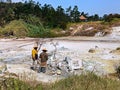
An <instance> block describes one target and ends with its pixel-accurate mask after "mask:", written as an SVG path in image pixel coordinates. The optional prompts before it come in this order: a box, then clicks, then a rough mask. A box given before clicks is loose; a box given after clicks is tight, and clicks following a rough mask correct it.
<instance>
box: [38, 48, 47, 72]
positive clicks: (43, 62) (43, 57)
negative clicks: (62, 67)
mask: <svg viewBox="0 0 120 90" xmlns="http://www.w3.org/2000/svg"><path fill="white" fill-rule="evenodd" d="M46 52H47V50H46V49H45V48H44V49H42V53H40V56H39V58H40V60H41V64H40V67H41V68H40V72H43V73H45V72H46V67H47V60H48V54H47V53H46Z"/></svg>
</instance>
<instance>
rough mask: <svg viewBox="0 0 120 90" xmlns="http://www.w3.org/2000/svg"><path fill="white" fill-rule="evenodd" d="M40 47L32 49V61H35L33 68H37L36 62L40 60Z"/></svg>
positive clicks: (35, 46)
mask: <svg viewBox="0 0 120 90" xmlns="http://www.w3.org/2000/svg"><path fill="white" fill-rule="evenodd" d="M37 49H38V46H37V45H34V47H33V49H32V60H33V66H34V68H35V61H37V60H38V50H37Z"/></svg>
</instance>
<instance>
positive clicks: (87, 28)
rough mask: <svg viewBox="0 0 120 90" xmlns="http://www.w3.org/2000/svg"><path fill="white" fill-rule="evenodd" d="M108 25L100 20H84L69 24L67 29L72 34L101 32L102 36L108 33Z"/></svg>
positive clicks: (88, 34) (80, 34) (82, 34)
mask: <svg viewBox="0 0 120 90" xmlns="http://www.w3.org/2000/svg"><path fill="white" fill-rule="evenodd" d="M110 29H111V28H110V27H109V26H108V25H104V24H102V23H101V22H86V23H79V24H72V25H70V28H69V30H70V31H71V35H72V36H95V34H96V33H97V32H102V33H103V36H104V35H106V34H109V33H110V32H111V31H110Z"/></svg>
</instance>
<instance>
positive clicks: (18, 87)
mask: <svg viewBox="0 0 120 90" xmlns="http://www.w3.org/2000/svg"><path fill="white" fill-rule="evenodd" d="M27 83H29V82H27ZM27 83H24V82H22V81H20V80H18V79H11V78H8V79H5V80H4V81H2V82H0V88H3V87H4V89H2V90H61V89H62V90H119V89H120V81H116V80H111V79H108V78H102V77H99V76H97V75H95V74H93V73H88V74H86V75H80V76H78V75H73V76H70V77H68V78H66V79H62V80H60V81H56V82H55V83H51V84H44V83H43V84H37V85H36V86H32V85H29V84H27Z"/></svg>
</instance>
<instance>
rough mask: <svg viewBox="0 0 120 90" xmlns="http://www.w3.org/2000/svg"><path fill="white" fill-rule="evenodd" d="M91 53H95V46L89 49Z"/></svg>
mask: <svg viewBox="0 0 120 90" xmlns="http://www.w3.org/2000/svg"><path fill="white" fill-rule="evenodd" d="M88 52H89V53H95V52H96V51H95V49H94V48H91V49H89V51H88Z"/></svg>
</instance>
